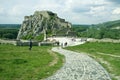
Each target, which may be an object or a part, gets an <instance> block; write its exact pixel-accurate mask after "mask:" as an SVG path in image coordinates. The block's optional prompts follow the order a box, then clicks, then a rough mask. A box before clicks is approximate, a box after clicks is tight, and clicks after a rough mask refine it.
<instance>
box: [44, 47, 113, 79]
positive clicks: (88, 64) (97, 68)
mask: <svg viewBox="0 0 120 80" xmlns="http://www.w3.org/2000/svg"><path fill="white" fill-rule="evenodd" d="M52 50H53V51H55V52H59V53H60V54H63V55H64V56H65V57H66V62H65V64H64V66H63V67H62V68H61V69H60V70H58V71H57V72H56V73H55V74H54V75H53V76H51V77H49V78H47V79H46V80H111V79H110V77H109V75H108V73H107V72H106V70H105V69H104V68H103V67H102V66H101V65H100V64H99V63H97V62H96V61H95V60H94V59H92V58H91V57H89V56H87V55H86V54H80V53H77V52H73V51H69V50H64V49H61V48H53V49H52Z"/></svg>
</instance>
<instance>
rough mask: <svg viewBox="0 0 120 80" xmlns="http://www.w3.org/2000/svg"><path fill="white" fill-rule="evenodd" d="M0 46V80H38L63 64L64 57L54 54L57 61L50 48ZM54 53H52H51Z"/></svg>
mask: <svg viewBox="0 0 120 80" xmlns="http://www.w3.org/2000/svg"><path fill="white" fill-rule="evenodd" d="M28 48H29V47H28V46H26V47H25V46H24V47H23V46H22V47H20V46H13V45H0V80H40V79H43V78H46V77H48V76H50V75H52V74H53V73H54V72H55V71H56V70H58V69H59V68H60V67H61V66H62V63H63V58H64V56H62V55H60V54H56V53H55V54H56V55H57V58H58V61H57V63H56V64H54V65H52V66H49V64H50V63H51V62H52V61H53V60H54V59H55V57H54V56H53V55H51V54H50V49H51V47H46V46H44V47H35V46H34V47H33V48H32V50H31V51H29V50H28ZM52 53H54V52H52Z"/></svg>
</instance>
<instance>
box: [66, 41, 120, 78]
mask: <svg viewBox="0 0 120 80" xmlns="http://www.w3.org/2000/svg"><path fill="white" fill-rule="evenodd" d="M66 49H69V50H73V51H76V52H85V53H87V54H88V55H90V56H91V57H93V58H94V59H96V60H97V61H98V62H99V63H100V64H102V65H103V66H104V68H105V69H107V71H108V72H109V73H110V75H111V77H112V78H113V80H118V79H120V71H119V70H120V43H105V42H100V43H98V42H92V43H85V44H82V45H78V46H73V47H67V48H66Z"/></svg>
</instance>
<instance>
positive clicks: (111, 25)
mask: <svg viewBox="0 0 120 80" xmlns="http://www.w3.org/2000/svg"><path fill="white" fill-rule="evenodd" d="M95 26H99V27H106V28H112V29H113V28H114V29H115V28H116V29H117V28H118V27H119V28H120V20H116V21H109V22H104V23H102V24H97V25H95Z"/></svg>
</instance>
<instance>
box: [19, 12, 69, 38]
mask: <svg viewBox="0 0 120 80" xmlns="http://www.w3.org/2000/svg"><path fill="white" fill-rule="evenodd" d="M70 28H71V23H69V22H67V21H65V19H62V18H59V17H58V16H57V14H56V13H53V12H50V11H36V12H35V13H34V14H33V15H30V16H25V17H24V21H23V23H22V25H21V28H20V30H19V33H18V36H17V39H40V38H41V37H43V36H44V32H45V31H46V35H47V36H52V35H56V34H57V33H58V34H59V33H62V34H67V32H68V31H69V30H70Z"/></svg>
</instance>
